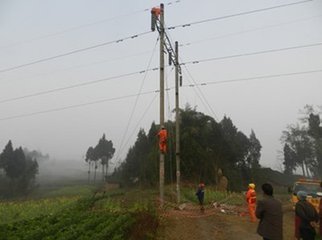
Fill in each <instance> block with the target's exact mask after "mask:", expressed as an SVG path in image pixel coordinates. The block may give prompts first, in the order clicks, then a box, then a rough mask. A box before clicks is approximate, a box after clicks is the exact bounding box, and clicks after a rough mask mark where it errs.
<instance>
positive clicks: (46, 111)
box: [0, 90, 157, 121]
mask: <svg viewBox="0 0 322 240" xmlns="http://www.w3.org/2000/svg"><path fill="white" fill-rule="evenodd" d="M156 92H157V91H156V90H154V91H146V92H142V93H141V94H140V95H141V96H142V95H147V94H151V93H156ZM136 96H137V94H129V95H124V96H120V97H113V98H105V99H101V100H97V101H92V102H86V103H80V104H75V105H69V106H65V107H59V108H52V109H47V110H43V111H38V112H33V113H26V114H19V115H14V116H10V117H4V118H0V121H4V120H10V119H16V118H23V117H29V116H34V115H39V114H44V113H50V112H58V111H63V110H67V109H72V108H79V107H85V106H89V105H94V104H98V103H104V102H111V101H116V100H122V99H127V98H133V97H136Z"/></svg>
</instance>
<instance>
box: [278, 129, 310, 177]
mask: <svg viewBox="0 0 322 240" xmlns="http://www.w3.org/2000/svg"><path fill="white" fill-rule="evenodd" d="M281 140H282V142H283V143H284V144H288V146H289V148H290V149H291V150H292V151H293V152H294V153H295V156H296V157H295V159H296V165H297V166H300V167H301V168H302V173H303V176H306V177H308V176H310V175H311V170H312V168H314V166H315V159H314V149H313V146H314V145H313V141H312V138H311V137H310V136H309V135H308V130H307V128H306V127H305V126H302V127H300V126H299V124H297V125H290V126H288V130H286V131H283V136H282V138H281Z"/></svg>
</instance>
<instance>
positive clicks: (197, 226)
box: [158, 205, 294, 240]
mask: <svg viewBox="0 0 322 240" xmlns="http://www.w3.org/2000/svg"><path fill="white" fill-rule="evenodd" d="M238 212H239V213H236V212H233V211H231V212H227V211H225V212H221V209H220V208H217V209H215V208H213V207H212V206H208V207H207V209H206V210H205V212H200V210H199V208H198V207H197V206H192V205H190V206H187V208H186V209H185V210H183V211H180V210H170V211H167V212H165V213H164V215H163V217H162V218H161V226H160V231H159V238H158V240H161V239H166V240H211V239H216V240H226V239H227V240H243V239H245V240H246V239H247V240H259V239H262V238H261V237H260V236H258V235H257V234H256V228H257V224H258V223H251V222H249V218H248V216H247V215H245V216H243V214H240V213H243V212H246V209H243V208H239V209H238ZM283 222H284V226H283V227H284V239H287V240H291V239H294V237H293V231H294V213H293V212H292V210H291V209H290V208H289V207H288V206H286V207H284V221H283Z"/></svg>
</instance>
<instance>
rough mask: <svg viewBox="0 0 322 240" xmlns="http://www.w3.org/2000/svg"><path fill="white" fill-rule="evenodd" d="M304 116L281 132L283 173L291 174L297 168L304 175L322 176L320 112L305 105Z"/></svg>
mask: <svg viewBox="0 0 322 240" xmlns="http://www.w3.org/2000/svg"><path fill="white" fill-rule="evenodd" d="M301 112H302V114H304V117H303V118H301V119H300V121H299V122H298V123H296V124H293V125H289V126H288V128H287V130H285V131H284V132H283V134H282V137H281V141H282V143H283V144H284V147H283V155H284V159H283V165H284V173H286V174H288V175H292V174H293V173H294V172H295V171H296V170H297V169H298V168H300V169H301V171H302V174H303V176H305V177H317V178H320V177H321V176H322V126H320V125H321V120H320V114H321V112H318V111H317V110H315V109H314V107H313V106H309V105H307V106H305V107H304V110H302V111H301Z"/></svg>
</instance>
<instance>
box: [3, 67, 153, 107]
mask: <svg viewBox="0 0 322 240" xmlns="http://www.w3.org/2000/svg"><path fill="white" fill-rule="evenodd" d="M157 69H158V68H152V69H147V70H143V71H137V72H131V73H125V74H121V75H117V76H112V77H107V78H102V79H98V80H94V81H90V82H85V83H78V84H74V85H69V86H66V87H61V88H54V89H50V90H46V91H41V92H36V93H32V94H28V95H24V96H20V97H14V98H8V99H3V100H0V103H6V102H12V101H16V100H20V99H25V98H31V97H36V96H41V95H46V94H49V93H53V92H59V91H63V90H67V89H72V88H78V87H83V86H88V85H92V84H97V83H101V82H106V81H110V80H114V79H119V78H124V77H129V76H133V75H137V74H142V73H145V72H147V71H155V70H157Z"/></svg>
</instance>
